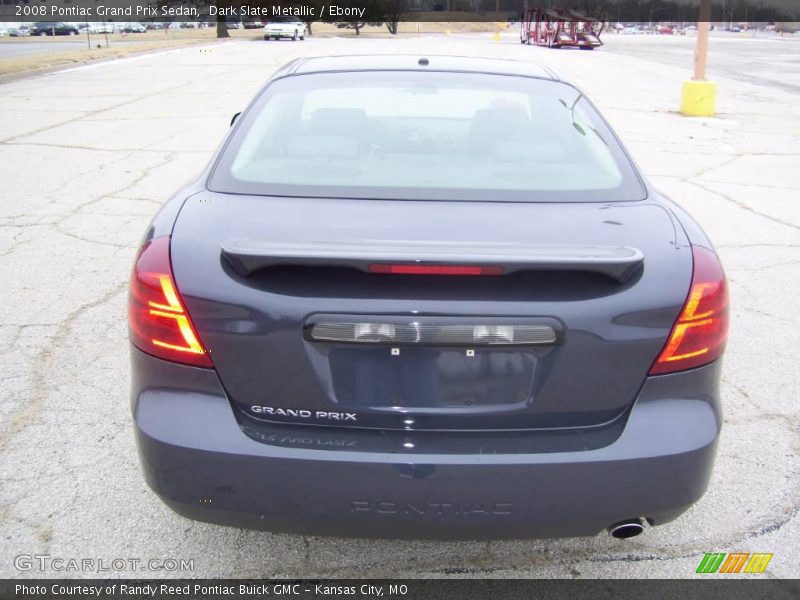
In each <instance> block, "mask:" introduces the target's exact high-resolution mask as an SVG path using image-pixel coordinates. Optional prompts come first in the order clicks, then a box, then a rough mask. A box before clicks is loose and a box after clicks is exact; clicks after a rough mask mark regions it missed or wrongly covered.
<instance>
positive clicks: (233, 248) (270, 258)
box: [222, 238, 644, 283]
mask: <svg viewBox="0 0 800 600" xmlns="http://www.w3.org/2000/svg"><path fill="white" fill-rule="evenodd" d="M222 256H223V257H224V258H225V260H227V261H228V262H229V263H230V265H231V266H232V267H233V268H234V269H235V270H236V272H237V273H239V274H240V275H242V276H244V277H247V276H248V275H250V274H251V273H254V272H256V271H258V270H260V269H265V268H268V267H276V266H285V265H297V266H308V267H345V268H351V269H358V270H360V271H367V272H369V271H375V270H376V269H374V268H371V267H374V266H375V265H376V264H382V263H383V264H413V265H480V266H486V267H499V268H500V269H502V274H508V273H514V272H516V271H589V272H593V273H601V274H603V275H607V276H609V277H612V278H613V279H616V280H617V281H619V282H620V283H623V282H625V281H627V280H628V279H629V278H630V277H631V275H633V273H634V272H636V270H637V269H638V268H639V267H640V266H641V265H642V263H643V262H644V255H643V254H642V252H641V250H638V249H637V248H631V247H630V246H588V245H587V246H582V245H569V246H568V245H563V246H554V245H536V244H502V243H501V244H498V243H488V244H483V243H480V242H437V241H427V240H425V241H394V240H360V241H357V242H328V241H303V242H281V241H266V240H256V239H250V238H245V239H238V240H232V241H229V242H224V243H223V244H222Z"/></svg>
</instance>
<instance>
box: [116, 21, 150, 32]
mask: <svg viewBox="0 0 800 600" xmlns="http://www.w3.org/2000/svg"><path fill="white" fill-rule="evenodd" d="M118 31H119V32H120V33H147V27H145V26H144V25H142V24H141V23H123V24H122V25H120V26H119V29H118Z"/></svg>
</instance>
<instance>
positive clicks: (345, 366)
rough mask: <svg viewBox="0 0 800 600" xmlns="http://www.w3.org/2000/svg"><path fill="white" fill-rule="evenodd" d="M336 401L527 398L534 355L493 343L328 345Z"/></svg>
mask: <svg viewBox="0 0 800 600" xmlns="http://www.w3.org/2000/svg"><path fill="white" fill-rule="evenodd" d="M329 361H330V370H331V375H332V380H333V388H334V394H335V396H336V401H337V403H339V404H341V405H344V406H351V407H353V408H360V409H362V410H363V409H381V408H407V409H461V410H464V411H467V412H472V411H480V410H481V409H484V410H485V409H487V408H490V407H491V408H494V409H499V408H501V407H504V408H507V409H511V408H514V407H518V406H520V405H524V404H526V403H528V402H529V401H530V399H531V394H532V389H533V377H534V374H535V372H536V363H537V355H536V353H535V352H533V351H530V350H528V351H524V350H523V351H520V350H519V349H514V350H498V349H494V348H480V349H473V348H436V347H418V346H400V347H387V346H376V347H356V346H339V347H334V348H331V349H330V353H329Z"/></svg>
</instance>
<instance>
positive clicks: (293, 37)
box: [292, 29, 297, 42]
mask: <svg viewBox="0 0 800 600" xmlns="http://www.w3.org/2000/svg"><path fill="white" fill-rule="evenodd" d="M292 41H293V42H296V41H297V30H296V29H295V30H294V35H292Z"/></svg>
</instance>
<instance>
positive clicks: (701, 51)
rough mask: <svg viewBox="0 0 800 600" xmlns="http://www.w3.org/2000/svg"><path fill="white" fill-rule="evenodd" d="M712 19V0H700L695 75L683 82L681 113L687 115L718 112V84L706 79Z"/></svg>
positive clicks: (705, 114)
mask: <svg viewBox="0 0 800 600" xmlns="http://www.w3.org/2000/svg"><path fill="white" fill-rule="evenodd" d="M710 21H711V0H700V13H699V15H698V22H697V46H696V48H695V51H694V77H693V78H692V79H691V80H689V81H684V82H683V92H682V94H681V114H683V115H684V116H687V117H713V116H714V115H715V114H716V103H717V84H716V83H714V82H713V81H708V80H707V79H706V66H707V65H708V33H709V30H710V28H711V23H710Z"/></svg>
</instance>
